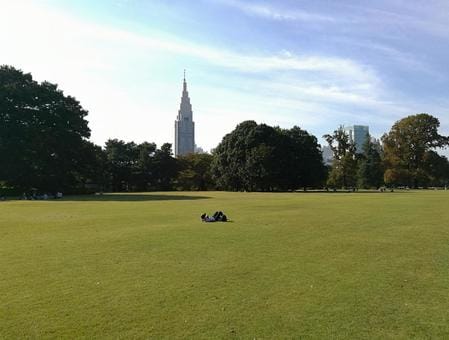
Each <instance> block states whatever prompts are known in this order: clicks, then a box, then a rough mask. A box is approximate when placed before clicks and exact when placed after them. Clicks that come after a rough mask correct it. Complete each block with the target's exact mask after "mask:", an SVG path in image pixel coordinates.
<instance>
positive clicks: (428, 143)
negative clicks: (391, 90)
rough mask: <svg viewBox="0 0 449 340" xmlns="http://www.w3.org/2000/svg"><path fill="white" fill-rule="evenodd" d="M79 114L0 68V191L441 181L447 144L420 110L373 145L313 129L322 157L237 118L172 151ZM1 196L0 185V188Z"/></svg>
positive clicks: (56, 93) (445, 177)
mask: <svg viewBox="0 0 449 340" xmlns="http://www.w3.org/2000/svg"><path fill="white" fill-rule="evenodd" d="M87 114H88V112H87V111H86V110H84V109H83V108H82V106H81V104H80V103H79V102H78V101H77V100H76V99H75V98H73V97H71V96H66V95H64V93H63V92H62V91H61V90H60V89H59V88H58V86H57V85H55V84H51V83H49V82H42V83H38V82H36V81H35V80H33V78H32V76H31V74H25V73H23V72H22V71H21V70H17V69H15V68H14V67H11V66H0V160H1V164H0V191H3V192H7V191H8V190H10V191H11V192H15V193H21V192H30V191H37V192H41V193H44V192H48V193H55V192H58V191H62V192H65V193H87V192H94V191H152V190H215V189H217V190H231V191H287V190H288V191H291V190H299V189H303V190H306V189H307V188H325V187H327V188H329V187H330V188H378V187H380V186H383V185H388V186H408V187H413V188H415V187H427V186H446V185H448V184H449V161H448V159H447V158H446V157H444V156H441V155H439V154H438V153H437V152H436V151H435V150H436V148H442V147H446V146H448V145H449V137H447V136H442V135H440V134H439V133H438V128H439V126H440V123H439V121H438V119H437V118H435V117H433V116H431V115H429V114H425V113H421V114H417V115H411V116H408V117H405V118H403V119H401V120H399V121H397V122H396V123H395V124H394V125H393V126H392V128H391V130H390V131H389V132H388V133H386V134H384V136H383V137H382V139H381V141H382V143H381V144H377V143H373V142H372V141H371V138H370V137H369V136H367V138H366V143H365V145H364V146H363V150H362V152H361V153H360V152H359V153H357V152H356V148H355V145H354V142H353V141H351V140H350V138H349V136H348V135H347V134H346V133H345V131H344V130H343V128H342V127H340V128H338V129H337V130H335V131H334V132H333V133H332V134H328V135H325V136H323V137H324V139H325V140H326V142H327V143H328V145H329V147H330V148H331V150H332V153H333V161H332V164H331V165H330V166H326V165H325V164H324V162H323V157H322V150H321V146H320V144H319V143H318V140H317V138H316V137H315V136H313V135H311V134H309V133H308V132H307V131H306V130H303V129H301V128H300V127H297V126H294V127H293V128H291V129H281V128H280V127H272V126H268V125H266V124H257V123H256V122H254V121H244V122H242V123H240V124H238V125H237V127H236V128H235V129H234V130H233V131H232V132H230V133H228V134H227V135H225V136H224V137H223V139H222V141H221V142H220V144H219V145H218V146H217V147H216V148H215V149H214V151H213V152H212V154H208V153H202V154H190V155H187V156H184V157H178V158H174V157H173V154H172V146H171V144H169V143H165V144H163V145H161V146H160V148H158V147H157V145H156V144H155V143H151V142H144V143H140V144H136V143H134V142H125V141H122V140H118V139H109V140H108V141H107V142H106V144H105V146H104V147H100V146H98V145H95V144H93V143H92V142H90V141H89V140H88V139H89V137H90V129H89V127H88V123H87V120H86V117H87ZM0 196H1V192H0Z"/></svg>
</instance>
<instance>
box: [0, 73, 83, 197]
mask: <svg viewBox="0 0 449 340" xmlns="http://www.w3.org/2000/svg"><path fill="white" fill-rule="evenodd" d="M86 115H87V111H85V110H84V109H83V108H82V107H81V105H80V104H79V102H78V101H77V100H76V99H75V98H73V97H70V96H65V95H64V94H63V92H62V91H61V90H59V89H58V87H57V85H54V84H51V83H49V82H43V83H38V82H36V81H34V80H33V79H32V77H31V75H30V74H25V73H23V72H22V71H20V70H16V69H14V68H13V67H10V66H1V67H0V159H1V167H0V179H1V180H3V181H4V182H5V183H6V185H8V186H11V187H15V188H18V189H21V190H30V189H32V188H35V189H37V190H40V191H51V192H55V191H61V190H64V191H70V190H71V189H72V188H74V187H78V186H80V185H81V183H80V180H81V178H83V177H84V174H83V172H84V164H85V159H86V157H87V158H88V157H89V156H88V155H86V150H91V148H90V146H89V145H87V144H86V143H87V142H86V139H87V138H88V137H89V136H90V130H89V127H88V125H87V121H86V119H85V117H86Z"/></svg>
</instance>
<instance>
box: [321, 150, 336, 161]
mask: <svg viewBox="0 0 449 340" xmlns="http://www.w3.org/2000/svg"><path fill="white" fill-rule="evenodd" d="M321 152H322V153H323V161H324V164H326V165H331V164H332V161H333V160H334V154H333V152H332V149H331V147H330V146H328V145H324V146H323V147H322V148H321Z"/></svg>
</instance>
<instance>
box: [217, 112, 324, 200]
mask: <svg viewBox="0 0 449 340" xmlns="http://www.w3.org/2000/svg"><path fill="white" fill-rule="evenodd" d="M213 156H214V159H213V162H212V173H213V176H214V179H215V180H216V184H217V186H218V187H220V188H222V189H226V190H246V191H273V190H294V189H298V188H300V187H307V186H314V185H317V184H318V183H319V182H320V181H322V180H323V178H324V174H325V170H324V165H323V163H322V156H321V150H320V146H319V144H318V142H317V140H316V138H315V137H314V136H312V135H309V134H308V133H307V131H304V130H301V129H300V128H299V127H294V128H292V129H290V130H284V129H280V128H278V127H271V126H268V125H266V124H257V123H256V122H254V121H245V122H242V123H240V124H239V125H237V127H236V128H235V130H234V131H232V132H231V133H229V134H227V135H226V136H225V137H224V138H223V140H222V142H221V143H220V144H219V145H218V146H217V148H216V149H215V151H214V153H213Z"/></svg>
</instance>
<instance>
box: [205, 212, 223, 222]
mask: <svg viewBox="0 0 449 340" xmlns="http://www.w3.org/2000/svg"><path fill="white" fill-rule="evenodd" d="M201 221H203V222H227V221H228V217H227V216H226V215H225V214H223V212H222V211H216V212H215V213H214V214H213V215H212V216H209V215H207V214H206V213H203V214H202V215H201Z"/></svg>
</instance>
